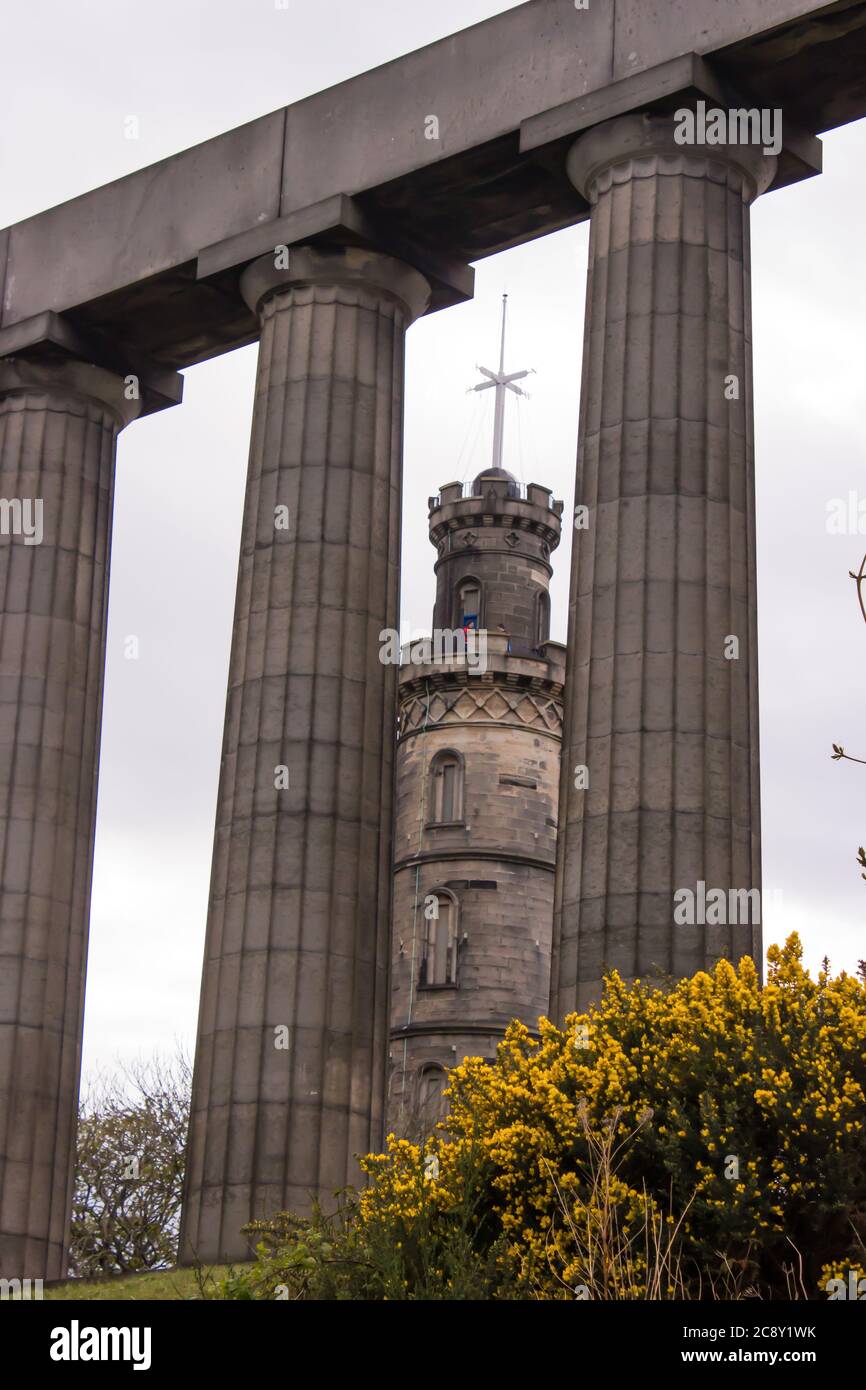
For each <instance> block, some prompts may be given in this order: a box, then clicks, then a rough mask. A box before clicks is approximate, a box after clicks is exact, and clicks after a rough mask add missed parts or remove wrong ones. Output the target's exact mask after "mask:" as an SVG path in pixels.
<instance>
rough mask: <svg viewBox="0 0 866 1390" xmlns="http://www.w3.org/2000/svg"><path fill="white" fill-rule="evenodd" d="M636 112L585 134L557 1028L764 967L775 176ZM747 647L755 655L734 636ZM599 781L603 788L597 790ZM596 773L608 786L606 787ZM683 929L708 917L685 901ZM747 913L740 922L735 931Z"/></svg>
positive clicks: (771, 162) (580, 151)
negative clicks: (748, 901)
mask: <svg viewBox="0 0 866 1390" xmlns="http://www.w3.org/2000/svg"><path fill="white" fill-rule="evenodd" d="M673 132H674V123H673V120H672V118H664V117H648V116H627V117H621V118H618V119H616V120H613V121H610V122H607V123H605V124H604V125H602V126H599V127H596V128H595V129H594V130H592V131H590V132H589V133H588V134H587V135H584V136H583V137H581V138H580V139H578V140H577V141H576V142H575V144H574V146H573V147H572V150H571V151H570V154H569V160H568V168H569V173H570V176H571V178H572V180H573V182H574V183H575V185H576V186H577V187H578V188H579V189H580V190H581V191H582V192H583V193H584V194H585V196H586V197H587V198H588V199H589V201H590V202H591V204H592V223H591V233H590V253H589V281H588V290H587V306H586V329H585V337H584V358H583V379H582V388H581V408H580V435H579V446H578V466H577V487H576V494H575V503H576V506H577V507H581V506H583V507H586V508H587V513H586V514H581V513H579V512H578V513H576V528H577V529H575V533H574V541H575V545H574V554H573V560H572V573H571V594H570V610H569V635H568V681H567V695H566V710H565V728H564V731H563V765H562V766H563V771H562V787H561V797H560V808H561V809H560V828H559V836H558V850H557V892H556V908H555V923H554V958H553V977H552V986H551V1011H552V1013H553V1015H554V1016H555V1017H559V1018H562V1017H563V1016H564V1015H565V1014H566V1013H567V1012H568V1011H569V1010H572V1009H574V1008H577V1007H581V1008H582V1007H584V1006H585V1005H586V1004H587V1003H589V1002H590V1001H592V1000H593V999H596V998H598V997H599V995H600V992H601V978H602V975H603V973H604V971H605V970H606V969H608V968H612V967H615V968H616V969H618V970H619V971H620V972H621V974H623V975H624V976H626V977H627V978H629V979H632V978H634V977H645V976H647V975H656V974H662V975H664V974H667V975H672V976H675V977H681V976H685V975H689V974H692V973H693V972H695V971H697V970H699V969H702V968H705V967H707V966H710V965H712V963H713V962H715V961H716V960H717V959H718V958H719V957H720V956H722V955H727V956H729V957H731V958H739V957H740V956H741V955H742V954H744V953H750V954H752V955H754V956H755V958H756V959H757V960H758V961H759V962H760V959H761V949H760V927H759V926H758V925H752V924H751V923H750V922H749V921H748V917H749V912H748V910H747V909H744V907H743V905H742V903H740V905H739V909H738V910H737V909H735V911H734V913H732V912H731V910H730V907H728V909H727V910H726V913H725V916H726V917H727V919H728V920H727V921H725V920H722V921H717V922H714V921H713V920H712V919H713V917H718V916H719V915H720V914H719V911H718V908H717V907H716V908H713V909H711V911H710V912H709V913H707V914H706V916H707V919H708V920H707V921H705V922H702V921H700V920H696V921H695V922H694V923H688V922H678V921H675V915H674V914H675V897H674V895H675V894H676V893H677V891H678V890H681V889H682V890H687V891H688V892H689V893H691V894H693V895H694V902H695V913H694V916H695V917H696V918H697V919H700V917H701V916H702V915H704V914H702V910H701V899H700V894H701V889H700V886H699V885H700V884H701V882H703V883H704V884H705V885H706V887H705V891H706V892H707V893H709V892H710V890H712V889H720V890H723V892H724V893H725V894H728V892H729V890H731V889H743V890H750V889H758V890H759V889H760V885H761V856H760V807H759V784H758V666H757V624H756V602H755V600H756V592H755V590H756V586H755V501H754V462H753V426H752V354H751V308H750V289H749V205H750V203H751V202H752V201H753V200H754V198H755V197H756V196H757V195H758V194H759V193H761V192H763V191H764V189H765V188H766V187H767V186H768V184H769V183H770V181H771V179H772V176H773V173H774V170H775V159H773V158H767V157H765V156H764V155H763V154H762V153H761V151H760V150H758V149H755V148H754V147H748V146H727V147H722V148H720V147H706V146H703V147H696V146H683V145H678V144H676V143H675V140H674V138H673ZM732 639H735V640H732ZM581 768H586V770H587V771H586V773H585V774H584V773H582V772H581V771H579V769H581ZM587 776H588V787H585V786H584V785H583V784H584V783H585V780H586V777H587ZM676 906H677V911H678V913H679V915H680V916H688V915H689V907H688V899H686V898H683V897H680V898H679V899H677V904H676ZM732 915H739V917H740V918H741V919H746V920H745V921H743V920H741V921H740V922H739V923H731V921H730V917H731V916H732Z"/></svg>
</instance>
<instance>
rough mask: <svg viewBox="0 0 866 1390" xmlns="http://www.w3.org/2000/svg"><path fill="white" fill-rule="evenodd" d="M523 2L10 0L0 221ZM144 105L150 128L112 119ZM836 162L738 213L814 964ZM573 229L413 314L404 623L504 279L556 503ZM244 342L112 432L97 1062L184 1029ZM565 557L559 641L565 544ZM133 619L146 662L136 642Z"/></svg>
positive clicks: (196, 931)
mask: <svg viewBox="0 0 866 1390" xmlns="http://www.w3.org/2000/svg"><path fill="white" fill-rule="evenodd" d="M510 8H513V6H511V5H508V4H505V3H502V0H436V3H435V4H426V3H421V2H420V0H415V3H407V0H367V2H366V3H364V4H358V3H354V0H317V3H315V4H309V3H301V0H288V3H287V6H286V8H284V9H278V8H277V7H276V3H275V0H148V3H147V4H146V5H143V4H142V3H141V0H76V3H75V4H72V5H70V4H68V3H66V0H28V2H27V3H26V4H17V5H14V6H13V5H11V4H10V5H8V6H7V7H6V13H5V14H4V19H3V41H4V43H3V46H4V52H5V55H6V62H5V64H4V81H3V86H2V89H0V169H2V178H0V226H5V225H7V224H9V223H12V222H16V221H18V220H19V219H20V218H22V217H26V216H28V215H30V214H31V213H34V212H38V211H40V210H42V209H43V208H47V207H50V206H52V205H54V204H56V203H59V202H62V201H64V200H65V199H67V198H70V197H73V196H75V195H76V194H78V193H81V192H84V191H85V190H86V189H88V188H92V187H95V186H97V185H99V184H102V183H106V182H109V181H110V180H112V179H115V178H118V177H120V176H122V175H123V174H126V173H129V172H131V171H132V170H134V169H137V168H140V167H142V166H144V165H147V164H152V163H153V162H154V161H156V160H158V159H162V158H164V157H166V156H167V155H171V154H174V153H175V152H177V151H178V150H181V149H184V148H186V147H187V146H189V145H193V144H195V143H197V142H199V141H202V140H206V139H208V138H209V137H210V136H212V135H216V134H218V133H219V132H221V131H224V130H229V129H231V128H232V127H234V126H237V125H240V124H242V123H243V122H244V121H247V120H251V119H253V118H254V117H256V116H260V115H263V114H265V113H266V112H268V111H271V110H275V109H276V108H278V107H281V106H284V105H286V104H287V103H288V102H291V101H296V100H298V99H299V98H301V97H304V96H306V95H308V94H309V93H311V92H314V91H317V90H319V89H320V88H323V87H326V86H330V85H332V84H333V83H336V82H339V81H342V80H343V79H345V78H347V77H351V76H352V75H354V74H355V73H358V72H362V71H364V70H365V69H367V68H370V67H373V66H376V65H377V64H379V63H382V62H385V61H387V60H389V59H391V58H394V57H397V56H398V55H399V54H401V53H405V52H408V51H410V50H411V49H414V48H417V47H420V46H421V45H422V44H425V43H429V42H431V41H433V40H435V39H438V38H440V37H442V36H444V35H446V34H449V33H452V32H454V31H455V30H458V29H461V28H465V27H466V26H468V25H470V24H473V23H476V22H477V21H479V20H482V19H486V18H488V17H490V16H491V15H494V14H497V13H499V12H501V11H503V10H506V9H510ZM129 116H136V117H137V118H138V121H139V126H140V136H139V139H138V140H129V139H127V138H125V134H124V131H125V128H126V127H125V123H126V118H127V117H129ZM824 145H825V173H824V174H823V176H822V177H821V178H819V179H813V180H809V181H807V182H805V183H802V184H798V185H795V186H794V187H792V188H788V189H785V190H783V191H781V192H779V193H774V194H772V195H770V196H769V197H766V198H764V199H761V200H760V201H759V202H758V204H757V205H756V206H755V208H754V210H753V214H752V228H753V235H752V248H753V309H754V328H755V397H756V438H757V476H758V546H759V556H758V559H759V623H760V642H761V673H760V674H761V702H762V703H761V745H762V759H763V764H762V790H763V832H764V840H763V842H764V886H765V893H766V900H765V942H766V943H769V942H771V941H777V940H781V939H782V938H783V937H784V936H785V935H786V934H787V932H788V931H789V930H791V929H794V928H796V929H797V930H799V931H800V932H801V934H802V936H803V939H804V942H805V945H806V952H807V957H808V959H809V962H810V963H812V964H814V963H815V962H817V961H818V960H820V958H821V956H822V955H823V954H824V953H825V952H827V953H829V954H830V956H831V958H832V961H833V963H834V965H835V966H838V967H842V966H844V967H846V968H849V969H851V968H853V967H854V966H855V965H856V961H857V959H858V957H862V956H866V940H864V932H863V920H864V911H866V883H864V882H863V881H862V880H861V878H860V874H859V870H858V867H857V864H856V862H855V855H856V850H857V847H858V845H859V844H860V843H861V842H864V841H866V810H864V807H866V768H859V767H856V766H854V765H852V764H848V763H842V764H836V763H832V762H831V761H830V759H829V752H830V744H831V742H833V741H836V742H840V743H842V744H843V745H844V746H845V747H846V748H847V749H848V750H849V751H851V752H852V753H854V754H857V755H858V756H864V757H866V720H864V718H863V711H864V696H866V627H864V625H863V622H862V620H861V619H860V617H859V614H858V610H857V606H856V597H855V591H854V585H853V583H852V581H851V580H850V579H849V578H848V571H849V570H852V569H857V568H858V566H859V563H860V560H861V557H862V554H863V552H864V551H866V515H864V520H863V522H862V528H863V534H860V535H858V534H856V533H855V534H848V535H831V534H828V532H827V527H826V517H827V504H828V502H829V501H830V500H831V499H833V498H846V497H847V496H848V493H849V492H850V491H854V492H855V493H857V494H858V497H862V498H863V499H864V501H863V509H864V513H866V478H864V452H866V387H864V350H863V334H864V324H866V277H864V273H863V264H864V263H863V246H862V228H863V225H864V221H866V193H864V177H863V173H864V168H866V123H864V122H860V123H858V124H857V125H854V126H849V127H847V128H845V129H843V130H840V131H838V132H835V133H833V134H830V135H828V136H827V137H826V138H825V141H824ZM587 237H588V232H587V228H586V227H585V226H584V227H579V228H575V229H574V230H571V231H566V232H562V233H559V234H557V235H555V236H552V237H548V238H546V239H544V240H541V241H537V242H534V243H532V244H531V245H529V246H526V247H523V248H520V249H518V250H515V251H511V252H507V253H505V254H504V255H501V256H497V257H493V258H491V259H490V260H488V261H485V262H482V263H480V264H479V266H478V267H477V282H476V286H477V288H476V298H475V300H474V302H473V303H472V304H467V305H463V306H460V307H458V308H454V309H450V310H448V311H446V312H445V313H441V314H437V315H434V316H432V317H431V318H429V319H425V320H422V321H421V322H420V323H419V324H417V325H416V326H415V327H414V328H413V329H412V330H411V332H410V334H409V340H408V352H407V393H406V397H407V403H406V450H405V474H406V485H405V510H404V552H403V553H404V568H403V574H404V584H403V617H404V620H405V621H406V622H407V623H408V624H409V625H411V626H413V627H417V628H423V627H425V626H428V625H429V621H430V610H431V608H432V598H433V573H432V562H433V558H434V552H433V550H432V548H431V547H430V545H429V543H428V540H427V529H426V499H427V497H428V495H429V494H430V493H431V492H433V491H435V490H436V489H437V487H438V485H439V484H441V483H443V482H447V481H449V480H451V479H453V478H460V477H465V476H471V475H472V474H473V473H474V472H475V471H477V470H478V469H479V468H481V467H482V466H483V465H484V464H485V463H486V462H487V459H488V457H489V449H490V438H491V416H490V411H491V403H490V401H489V399H488V394H489V393H482V394H481V395H478V396H475V395H472V396H470V395H467V390H468V388H469V387H470V386H471V385H472V384H473V383H474V381H475V380H476V374H475V364H476V363H477V362H481V363H484V364H485V365H488V366H490V365H495V364H494V363H493V360H492V359H493V358H494V355H495V352H496V339H497V323H498V316H499V312H500V296H501V294H502V292H503V291H504V290H507V291H508V292H509V295H510V321H511V332H510V350H509V364H510V366H511V367H512V368H513V369H517V368H521V367H534V368H535V370H536V372H537V376H536V377H534V378H533V379H532V381H531V384H530V390H531V392H532V399H531V400H530V401H528V402H526V403H525V404H523V405H522V406H521V407H520V417H519V420H518V415H517V413H516V412H514V411H513V412H512V414H511V416H510V417H509V421H508V439H507V444H506V464H507V466H508V467H510V468H511V469H512V470H513V471H514V472H515V473H516V474H517V475H518V476H519V477H522V478H523V480H524V481H538V482H541V483H544V484H545V485H547V486H550V487H552V488H554V490H555V493H556V495H557V496H558V497H562V498H564V499H565V502H566V515H568V513H569V510H570V508H571V505H572V501H573V493H574V461H575V449H576V436H577V415H578V388H579V380H580V352H581V337H582V321H583V307H584V304H583V301H584V277H585V274H586V256H587ZM255 360H256V349H255V348H246V349H244V350H242V351H240V352H236V353H233V354H229V355H227V356H226V357H223V358H220V359H217V360H216V361H213V362H209V363H205V364H203V365H201V366H199V367H195V368H193V369H192V370H190V371H188V372H187V373H186V374H185V375H186V398H185V401H184V404H183V405H182V406H181V407H180V408H178V409H175V410H170V411H166V412H164V413H163V414H160V415H157V416H154V417H151V418H149V419H147V420H144V421H141V422H138V423H136V424H134V425H132V426H131V427H130V428H129V430H128V431H126V432H125V433H124V434H123V435H122V436H121V439H120V447H119V460H118V478H117V500H116V511H115V532H114V553H113V559H112V581H111V603H110V616H109V634H108V667H107V680H106V697H105V712H104V721H103V737H102V762H101V769H100V786H99V820H98V831H97V845H96V866H95V878H94V892H93V912H92V922H91V947H90V964H89V972H88V986H87V1007H86V1023H85V1068H86V1069H90V1068H92V1067H94V1066H95V1065H97V1064H110V1063H112V1062H113V1061H114V1059H117V1058H128V1057H131V1056H135V1055H138V1054H142V1053H147V1052H150V1051H152V1050H154V1049H156V1048H160V1049H168V1048H171V1047H172V1045H173V1043H174V1041H175V1039H182V1040H184V1041H186V1042H187V1043H188V1044H190V1045H191V1043H192V1040H193V1038H194V1033H195V1022H196V1014H197V1009H198V991H199V973H200V966H201V954H202V947H203V941H204V927H205V917H206V912H207V896H208V882H209V875H210V852H211V835H212V827H213V818H214V809H215V799H216V788H217V775H218V769H219V757H220V742H221V735H222V721H223V710H224V702H225V685H226V674H227V668H228V654H229V641H230V635H231V620H232V609H233V603H234V589H235V579H236V571H237V551H238V542H239V534H240V522H241V507H242V501H243V487H244V477H245V471H246V461H247V447H248V432H249V423H250V413H251V404H252V385H253V377H254V372H255ZM569 540H570V537H569V536H568V535H566V539H565V543H564V544H563V546H562V548H561V550H560V551H558V552H557V554H556V555H555V556H554V561H555V564H556V577H555V580H554V585H553V636H554V637H556V638H558V639H559V640H561V641H564V640H565V628H566V601H567V573H568V564H569V552H568V542H569ZM130 634H135V635H136V636H137V637H138V638H139V641H140V644H141V658H140V660H139V661H137V662H132V661H125V660H124V657H123V642H124V638H125V637H126V636H128V635H130Z"/></svg>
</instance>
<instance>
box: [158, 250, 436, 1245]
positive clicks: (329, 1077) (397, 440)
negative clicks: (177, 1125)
mask: <svg viewBox="0 0 866 1390" xmlns="http://www.w3.org/2000/svg"><path fill="white" fill-rule="evenodd" d="M274 262H275V258H274V257H273V256H267V257H263V258H262V259H261V260H260V261H256V262H255V263H254V264H253V265H251V266H250V267H249V268H248V269H247V270H246V271H245V272H244V275H243V278H242V282H241V287H242V291H243V293H244V296H245V298H246V300H247V302H248V303H249V304H250V306H251V307H254V308H256V309H257V310H258V313H259V317H260V321H261V345H260V349H259V365H258V377H257V383H256V400H255V410H254V417H253V431H252V445H251V450H250V463H249V477H248V484H247V496H246V507H245V515H244V526H243V535H242V541H241V558H240V574H239V581H238V594H237V606H236V610H235V627H234V639H233V644H232V656H231V668H230V674H229V691H228V706H227V713H226V727H225V740H224V749H223V764H222V775H221V778H220V787H219V796H218V802H217V818H216V842H215V849H214V864H213V877H212V884H211V904H210V913H209V917H208V925H207V938H206V944H205V962H204V976H203V983H202V995H201V1009H200V1015H199V1035H198V1046H197V1052H196V1065H195V1079H194V1084H193V1108H192V1120H191V1129H190V1141H189V1156H188V1174H187V1189H186V1198H185V1205H184V1219H183V1233H182V1240H181V1257H182V1259H184V1260H186V1261H192V1260H195V1259H197V1258H200V1259H204V1260H216V1259H223V1258H224V1259H239V1258H243V1257H244V1255H245V1254H246V1253H247V1252H248V1250H249V1244H248V1242H247V1240H246V1238H245V1237H243V1236H242V1235H241V1227H242V1226H243V1225H244V1224H245V1223H246V1222H248V1221H250V1220H251V1219H253V1218H254V1217H260V1216H263V1215H266V1214H269V1213H273V1212H277V1211H280V1210H286V1209H291V1210H294V1211H297V1212H307V1211H309V1208H310V1199H311V1196H313V1197H315V1196H319V1197H321V1198H322V1199H323V1200H324V1201H326V1202H329V1203H331V1204H333V1198H332V1195H331V1194H332V1193H333V1191H334V1190H335V1189H337V1188H339V1187H342V1186H344V1185H345V1184H346V1183H348V1182H354V1181H357V1179H358V1177H359V1176H360V1175H359V1170H358V1169H357V1165H356V1163H355V1160H354V1155H355V1154H358V1153H363V1152H366V1151H368V1150H369V1149H370V1148H371V1146H376V1145H378V1144H379V1143H380V1142H381V1137H382V1135H381V1130H382V1122H383V1106H384V1087H385V1067H386V1054H387V1037H388V1001H387V990H388V939H389V915H390V914H389V909H390V885H391V808H392V780H393V755H394V740H395V729H396V676H397V671H396V668H395V666H393V665H386V664H383V663H382V661H380V648H381V642H380V633H381V632H382V630H383V629H385V628H394V629H396V628H397V627H398V580H399V561H400V505H401V469H402V409H403V358H404V334H405V331H406V328H407V327H408V326H409V324H410V323H411V322H412V321H413V319H415V318H416V317H417V316H418V315H419V314H421V313H423V312H424V311H425V309H426V307H427V304H428V297H429V290H428V286H427V283H426V281H425V280H423V279H422V277H421V276H420V275H419V274H418V273H417V272H416V271H414V270H412V269H410V268H409V267H408V266H406V265H403V264H401V263H400V262H398V261H395V260H393V259H391V258H389V257H387V256H383V255H379V254H375V253H372V252H369V251H362V250H356V249H349V250H327V251H326V250H315V249H311V248H301V249H298V250H293V251H292V253H291V264H290V268H289V269H288V270H282V271H281V270H276V269H275V266H274ZM286 784H287V785H286Z"/></svg>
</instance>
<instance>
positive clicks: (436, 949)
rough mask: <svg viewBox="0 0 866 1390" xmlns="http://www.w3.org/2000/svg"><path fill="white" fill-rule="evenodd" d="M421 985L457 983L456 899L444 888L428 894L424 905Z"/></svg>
mask: <svg viewBox="0 0 866 1390" xmlns="http://www.w3.org/2000/svg"><path fill="white" fill-rule="evenodd" d="M424 918H425V932H424V956H423V959H422V961H421V983H422V985H456V983H457V899H456V898H455V897H454V894H453V893H449V892H448V890H447V888H437V889H436V890H435V891H434V892H433V893H429V894H428V895H427V897H426V899H425V903H424Z"/></svg>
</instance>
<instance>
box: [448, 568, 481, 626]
mask: <svg viewBox="0 0 866 1390" xmlns="http://www.w3.org/2000/svg"><path fill="white" fill-rule="evenodd" d="M456 609H457V612H456V615H455V619H454V626H455V627H462V628H472V629H478V628H480V627H481V585H480V584H479V583H478V580H477V579H463V580H461V582H460V583H459V584H458V586H457V603H456Z"/></svg>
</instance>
